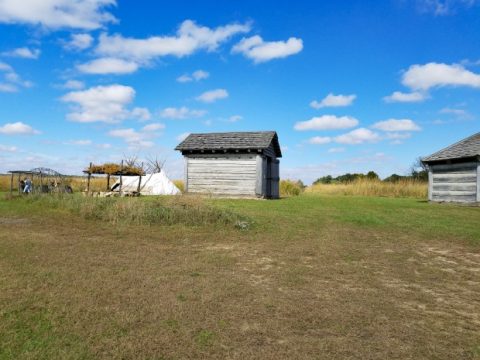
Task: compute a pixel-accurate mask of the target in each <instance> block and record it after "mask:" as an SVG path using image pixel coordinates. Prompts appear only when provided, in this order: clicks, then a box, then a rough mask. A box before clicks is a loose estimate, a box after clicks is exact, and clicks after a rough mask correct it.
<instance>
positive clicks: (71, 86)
mask: <svg viewBox="0 0 480 360" xmlns="http://www.w3.org/2000/svg"><path fill="white" fill-rule="evenodd" d="M62 87H63V88H64V89H68V90H81V89H83V88H84V87H85V84H84V83H83V81H79V80H68V81H66V82H65V84H63V86H62Z"/></svg>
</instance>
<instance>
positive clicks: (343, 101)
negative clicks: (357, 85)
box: [310, 93, 357, 109]
mask: <svg viewBox="0 0 480 360" xmlns="http://www.w3.org/2000/svg"><path fill="white" fill-rule="evenodd" d="M356 98H357V95H334V94H332V93H330V94H328V95H327V96H326V97H325V98H323V99H322V100H321V101H317V100H313V101H312V102H311V103H310V106H311V107H312V108H314V109H320V108H324V107H344V106H350V105H352V104H353V101H354V100H355V99H356Z"/></svg>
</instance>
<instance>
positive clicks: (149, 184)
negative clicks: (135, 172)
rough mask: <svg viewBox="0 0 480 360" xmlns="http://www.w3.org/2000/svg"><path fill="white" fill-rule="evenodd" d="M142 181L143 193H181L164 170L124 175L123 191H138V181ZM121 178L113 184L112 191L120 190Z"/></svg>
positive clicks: (141, 191) (141, 190) (141, 188)
mask: <svg viewBox="0 0 480 360" xmlns="http://www.w3.org/2000/svg"><path fill="white" fill-rule="evenodd" d="M140 179H141V182H140V194H141V195H179V194H181V192H180V190H178V188H177V187H176V186H175V184H174V183H173V182H172V181H171V180H170V179H169V178H168V177H167V175H165V172H164V171H163V170H162V171H160V172H158V173H154V174H146V175H144V176H142V177H141V178H140V176H122V191H125V192H136V191H138V181H139V180H140ZM119 188H120V178H119V179H117V181H116V182H115V184H113V185H112V191H119Z"/></svg>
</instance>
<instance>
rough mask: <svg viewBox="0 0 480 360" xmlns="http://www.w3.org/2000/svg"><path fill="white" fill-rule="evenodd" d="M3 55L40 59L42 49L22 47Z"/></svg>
mask: <svg viewBox="0 0 480 360" xmlns="http://www.w3.org/2000/svg"><path fill="white" fill-rule="evenodd" d="M0 4H1V2H0ZM3 55H5V56H11V57H19V58H24V59H38V57H39V56H40V49H29V48H27V47H21V48H16V49H13V50H10V51H7V52H4V53H3Z"/></svg>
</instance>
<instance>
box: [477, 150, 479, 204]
mask: <svg viewBox="0 0 480 360" xmlns="http://www.w3.org/2000/svg"><path fill="white" fill-rule="evenodd" d="M477 202H480V159H479V161H478V162H477Z"/></svg>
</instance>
